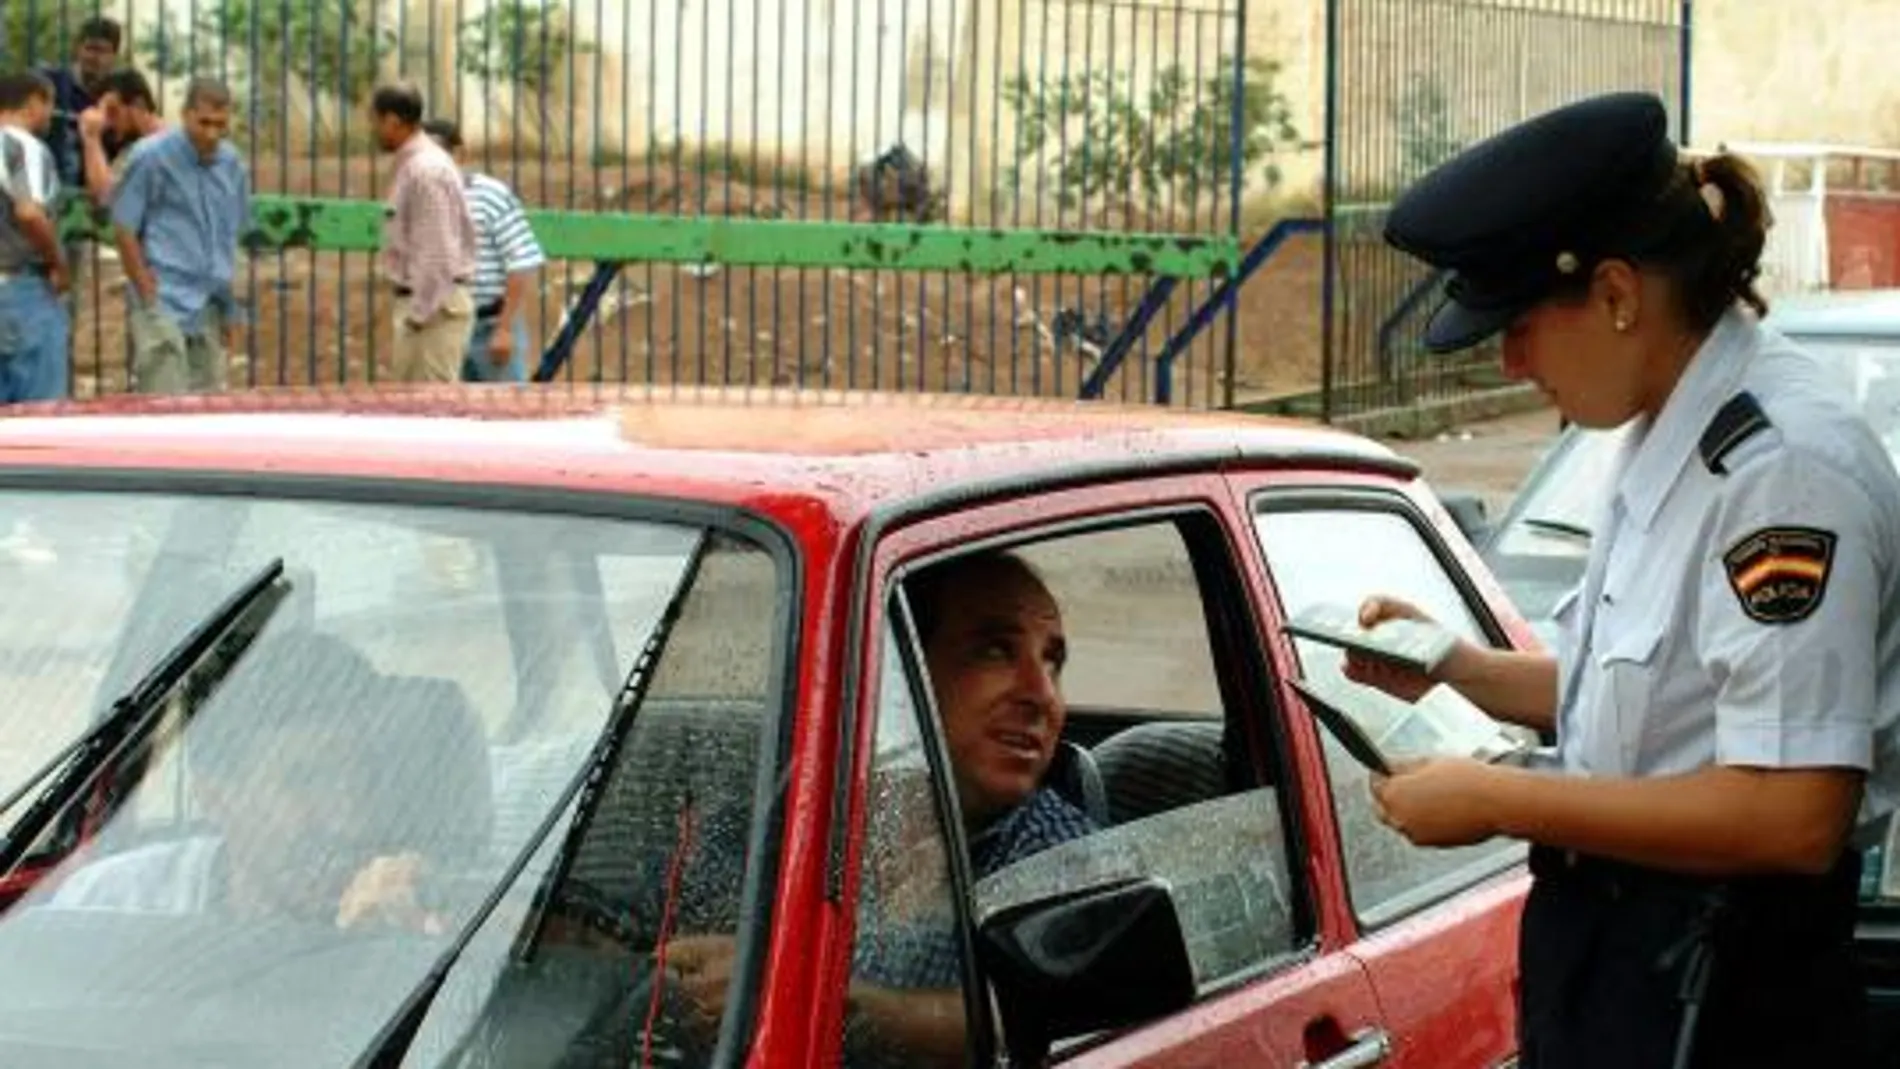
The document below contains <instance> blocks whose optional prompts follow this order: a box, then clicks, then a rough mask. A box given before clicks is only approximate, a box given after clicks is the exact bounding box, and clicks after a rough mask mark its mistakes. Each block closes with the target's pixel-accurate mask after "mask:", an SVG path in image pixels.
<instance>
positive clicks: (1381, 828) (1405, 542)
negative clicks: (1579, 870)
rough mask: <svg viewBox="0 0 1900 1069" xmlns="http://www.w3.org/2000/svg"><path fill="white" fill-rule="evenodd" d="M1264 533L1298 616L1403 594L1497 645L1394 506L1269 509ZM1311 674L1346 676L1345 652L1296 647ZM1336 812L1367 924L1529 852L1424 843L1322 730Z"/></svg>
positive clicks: (1261, 521) (1349, 876) (1285, 599)
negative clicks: (1374, 798) (1399, 825)
mask: <svg viewBox="0 0 1900 1069" xmlns="http://www.w3.org/2000/svg"><path fill="white" fill-rule="evenodd" d="M1255 526H1256V530H1257V532H1258V534H1259V537H1260V541H1261V545H1262V548H1263V550H1264V552H1265V554H1266V558H1267V563H1268V567H1269V568H1270V569H1271V571H1272V575H1273V583H1274V587H1275V589H1276V590H1277V591H1278V593H1279V598H1280V603H1281V605H1282V608H1283V610H1284V611H1285V612H1286V613H1287V614H1288V615H1293V614H1296V613H1299V612H1301V611H1303V610H1305V609H1307V608H1309V607H1311V606H1314V605H1319V604H1340V605H1348V606H1356V605H1358V604H1359V603H1360V602H1361V601H1363V600H1364V599H1365V598H1366V597H1368V596H1369V595H1372V594H1384V595H1390V596H1395V597H1399V598H1403V599H1405V600H1407V601H1410V602H1412V603H1413V604H1415V605H1417V606H1418V607H1419V608H1421V609H1422V610H1424V611H1425V612H1426V613H1427V614H1428V615H1430V616H1431V617H1432V618H1433V619H1435V620H1437V621H1438V622H1440V623H1441V624H1443V625H1445V626H1446V627H1448V628H1450V629H1451V630H1453V631H1455V632H1457V633H1458V634H1459V635H1462V636H1464V637H1465V638H1469V639H1472V640H1475V641H1477V642H1481V643H1486V644H1489V642H1490V639H1489V637H1488V636H1487V635H1486V634H1485V633H1484V629H1483V628H1482V627H1481V626H1480V624H1479V621H1478V617H1477V616H1476V614H1475V613H1474V612H1473V611H1472V608H1471V606H1470V605H1469V604H1468V603H1467V602H1466V601H1465V598H1464V595H1463V594H1462V593H1461V592H1460V590H1459V588H1458V584H1457V583H1456V582H1454V581H1453V579H1452V576H1451V574H1450V573H1449V572H1447V570H1446V566H1445V564H1444V563H1443V562H1442V561H1441V560H1440V559H1439V557H1438V556H1437V554H1435V553H1434V552H1433V551H1432V548H1431V546H1430V545H1429V544H1428V543H1427V542H1426V541H1425V538H1424V537H1423V535H1422V534H1421V533H1420V531H1419V529H1418V528H1417V527H1416V526H1415V525H1414V524H1413V522H1412V520H1410V519H1409V518H1407V517H1406V516H1405V515H1402V514H1400V513H1399V512H1397V511H1393V510H1388V509H1384V508H1349V507H1335V506H1324V505H1312V506H1303V507H1298V508H1291V507H1289V508H1284V509H1274V510H1271V511H1262V512H1260V513H1258V514H1257V515H1256V518H1255ZM1294 650H1295V652H1296V654H1297V656H1298V658H1299V663H1300V670H1301V672H1302V673H1303V674H1305V675H1307V676H1309V677H1310V676H1319V675H1325V676H1329V677H1333V678H1335V679H1343V674H1342V655H1341V653H1340V651H1339V650H1338V648H1337V647H1333V646H1329V645H1326V644H1322V643H1317V642H1310V641H1307V640H1304V639H1300V640H1296V641H1295V642H1294ZM1320 737H1321V739H1322V740H1323V745H1324V747H1325V752H1326V767H1327V772H1328V777H1329V780H1330V784H1331V788H1332V797H1333V810H1334V812H1335V814H1336V815H1337V819H1338V823H1339V836H1340V840H1341V843H1340V845H1341V848H1342V850H1343V851H1344V854H1345V859H1346V880H1347V886H1348V890H1349V891H1350V893H1351V896H1352V903H1353V908H1354V910H1355V911H1356V912H1357V913H1358V914H1359V915H1360V917H1361V918H1362V919H1367V920H1368V921H1373V922H1376V921H1377V920H1378V919H1380V918H1383V917H1386V916H1389V915H1392V914H1395V913H1398V912H1404V911H1406V910H1408V909H1410V908H1412V907H1414V906H1416V905H1418V904H1422V903H1424V902H1428V901H1431V900H1433V899H1436V898H1439V897H1442V896H1444V895H1446V894H1449V893H1450V892H1451V891H1453V890H1456V889H1458V888H1460V887H1462V886H1465V885H1466V884H1468V883H1469V882H1471V881H1472V880H1474V879H1477V878H1479V877H1480V876H1481V875H1482V874H1483V873H1486V872H1489V871H1491V870H1492V869H1494V868H1495V867H1496V866H1497V865H1498V864H1500V863H1501V860H1500V859H1501V858H1502V857H1503V856H1504V855H1506V854H1515V853H1521V851H1522V847H1520V846H1517V845H1515V844H1509V843H1503V842H1491V843H1483V844H1479V845H1476V846H1470V847H1465V848H1462V849H1455V850H1441V849H1425V848H1420V847H1415V846H1413V845H1412V844H1410V843H1409V842H1407V841H1406V840H1405V838H1404V837H1403V836H1401V835H1399V834H1398V833H1397V832H1395V831H1392V830H1391V829H1390V828H1387V827H1386V826H1385V825H1384V824H1382V823H1380V822H1379V820H1378V818H1377V816H1376V815H1375V814H1374V813H1373V810H1372V804H1371V794H1370V792H1369V790H1368V787H1367V783H1366V775H1367V774H1366V769H1365V766H1363V765H1361V764H1360V763H1359V762H1358V761H1356V760H1354V759H1353V757H1352V756H1351V755H1350V754H1349V753H1348V752H1347V751H1346V750H1345V748H1344V747H1342V746H1341V745H1340V744H1339V741H1338V739H1336V738H1335V737H1334V736H1333V735H1332V733H1331V732H1329V731H1325V730H1321V731H1320Z"/></svg>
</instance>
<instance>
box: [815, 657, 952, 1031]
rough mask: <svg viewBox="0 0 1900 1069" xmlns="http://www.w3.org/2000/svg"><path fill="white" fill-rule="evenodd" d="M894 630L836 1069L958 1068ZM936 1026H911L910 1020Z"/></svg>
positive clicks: (916, 754)
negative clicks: (848, 992)
mask: <svg viewBox="0 0 1900 1069" xmlns="http://www.w3.org/2000/svg"><path fill="white" fill-rule="evenodd" d="M897 634H898V633H897V631H896V629H895V628H894V627H892V626H887V627H886V628H885V632H884V640H883V652H882V660H883V666H882V669H881V670H880V672H879V679H878V689H877V726H876V728H875V729H874V730H875V732H876V735H875V742H874V745H875V748H876V749H875V756H874V757H873V758H872V762H871V791H870V796H869V799H868V801H867V804H866V807H865V813H866V820H867V822H868V823H867V827H866V831H865V840H864V846H863V850H864V855H863V861H862V863H861V865H860V867H859V873H860V877H859V884H858V908H857V937H856V942H855V945H854V947H853V951H852V956H851V963H852V964H851V990H852V991H853V992H854V997H852V998H850V999H848V1000H847V1002H846V1017H845V1041H844V1064H845V1065H847V1066H852V1067H859V1066H866V1067H868V1066H885V1065H888V1066H900V1065H902V1066H910V1065H915V1066H961V1065H963V1064H965V1046H966V1044H965V1042H964V1035H963V1030H962V1028H961V1025H962V1022H963V1019H964V1018H963V1014H964V1004H963V973H962V969H963V964H964V963H963V953H962V944H961V942H960V938H959V934H958V929H957V911H956V893H957V891H956V883H955V881H954V880H953V879H952V877H951V869H950V853H949V851H950V846H949V839H948V837H947V836H946V834H945V830H944V825H943V820H942V815H941V813H940V812H939V809H938V806H937V796H936V793H935V790H934V788H933V787H932V784H931V776H930V764H929V761H928V758H927V755H926V751H925V746H926V742H925V737H924V734H923V727H922V725H923V723H924V721H922V720H921V719H920V718H919V710H918V704H917V701H916V699H915V696H914V692H913V690H912V688H913V687H914V686H917V685H918V684H919V683H920V682H921V680H920V678H919V677H918V676H916V675H915V674H914V673H912V672H910V671H908V670H907V669H906V666H905V664H904V657H905V654H904V652H903V649H904V648H903V646H902V644H900V642H899V641H898V637H897ZM913 1020H915V1021H934V1022H937V1023H938V1025H939V1026H940V1027H937V1028H928V1029H927V1028H909V1027H905V1024H906V1023H907V1022H909V1021H913Z"/></svg>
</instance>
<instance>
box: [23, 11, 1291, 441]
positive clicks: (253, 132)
mask: <svg viewBox="0 0 1900 1069" xmlns="http://www.w3.org/2000/svg"><path fill="white" fill-rule="evenodd" d="M1244 2H1245V0H677V2H675V0H667V2H644V3H638V4H629V3H620V2H617V0H616V2H609V0H567V2H565V3H563V2H561V0H525V2H524V0H417V2H412V3H403V2H402V0H118V2H116V3H105V4H103V5H95V4H94V3H92V2H91V0H86V2H83V3H82V2H77V0H5V3H4V4H3V5H0V21H3V22H4V27H5V37H4V40H3V41H0V47H4V48H5V50H6V54H5V55H4V56H0V62H4V63H19V62H21V61H23V60H24V61H30V62H34V63H38V64H42V65H59V64H63V63H65V62H67V61H68V59H69V57H70V56H71V55H72V49H73V47H74V44H75V41H74V30H75V28H76V27H77V26H78V24H79V23H80V22H81V20H82V19H84V18H85V17H87V16H91V15H94V14H96V13H97V14H104V15H106V16H109V17H112V18H115V19H117V20H118V21H119V22H120V23H121V24H122V25H123V26H124V29H125V33H126V43H125V47H124V49H123V51H122V53H121V61H122V62H126V63H130V64H132V65H134V66H137V67H138V68H140V69H141V70H144V71H146V72H147V74H148V76H150V77H151V78H152V80H153V82H154V85H155V87H157V88H158V89H159V95H160V96H161V98H162V102H163V103H164V105H165V107H166V110H167V111H168V113H172V114H175V111H176V108H177V107H178V104H179V97H180V95H181V93H182V90H183V87H184V84H185V81H186V79H187V77H188V76H189V75H192V74H212V75H217V76H219V77H222V78H224V79H225V80H226V81H227V82H229V83H230V84H231V85H232V86H233V88H234V89H235V90H236V92H237V96H238V100H239V101H240V106H239V111H240V112H241V114H240V115H239V116H238V124H237V131H236V134H235V141H236V143H237V145H238V146H239V147H240V148H241V149H242V150H243V152H244V154H245V157H246V159H247V160H248V162H249V165H250V168H251V172H252V175H253V185H254V188H255V189H256V190H257V191H258V193H260V194H262V195H263V196H262V197H261V198H260V202H259V207H258V209H257V213H256V215H257V225H256V230H255V231H254V232H253V234H252V235H251V238H250V241H249V243H250V244H251V245H252V246H253V247H254V250H255V251H256V255H254V256H253V257H251V258H250V259H249V261H248V263H247V264H246V266H245V268H244V272H243V277H242V278H241V279H240V288H241V290H242V292H241V293H240V297H241V298H243V299H245V300H247V301H248V302H249V306H250V309H251V313H252V315H251V320H252V323H251V326H250V328H249V329H248V333H247V337H246V345H245V352H244V354H243V363H242V366H241V367H235V368H234V372H233V376H232V380H233V384H234V385H244V384H257V385H297V384H314V383H332V382H345V381H365V380H374V379H375V378H376V377H377V376H378V374H379V373H381V372H380V367H381V365H382V364H383V363H384V362H385V361H386V360H387V356H388V353H389V336H390V330H391V326H392V324H391V323H390V318H391V310H390V304H391V302H390V299H389V297H388V295H387V288H386V286H385V285H384V284H382V283H380V282H379V281H378V280H377V278H376V276H375V259H374V251H373V250H374V245H375V243H376V240H377V239H376V227H377V223H378V221H379V219H380V212H381V209H380V205H379V204H378V203H377V198H378V197H379V196H380V191H381V190H382V189H383V188H384V186H385V185H386V183H387V173H386V171H387V163H386V161H384V160H380V159H379V158H378V156H377V155H376V152H375V149H374V147H373V146H372V144H371V141H370V136H369V135H370V131H369V124H368V119H367V115H366V112H365V109H366V104H367V100H368V97H369V94H370V92H371V91H372V89H373V87H374V86H375V85H376V84H377V83H378V82H379V81H381V80H384V79H388V78H402V79H405V80H408V81H410V82H413V83H415V84H416V85H418V86H419V87H420V88H421V89H422V90H423V92H424V94H425V97H426V99H427V101H428V105H429V110H430V111H431V113H432V114H436V115H440V116H444V117H449V118H453V119H455V120H457V121H458V122H459V123H460V125H461V128H462V130H463V132H464V136H465V137H466V138H467V140H468V141H469V142H470V153H471V156H472V159H471V160H470V166H471V167H472V168H473V169H477V170H481V171H484V172H486V173H489V174H491V175H494V176H495V177H498V178H500V179H502V180H503V181H505V182H507V183H509V184H510V185H512V186H513V187H514V189H515V190H516V191H517V192H518V193H519V195H520V196H521V197H522V199H523V200H524V201H525V202H526V203H527V204H528V205H529V206H530V208H531V209H533V213H532V218H533V220H534V224H535V228H536V230H537V232H538V233H539V234H540V235H541V237H542V238H543V241H544V243H545V244H546V245H547V246H548V248H549V251H550V253H551V254H552V255H554V256H557V257H559V258H560V262H558V263H553V264H550V265H549V267H548V268H547V269H546V270H545V272H544V273H543V276H542V286H541V288H540V292H539V294H538V298H537V300H536V307H534V308H533V309H531V310H530V312H529V322H530V326H531V329H532V332H533V333H534V334H535V336H537V337H539V338H541V339H543V342H544V344H546V343H549V342H553V341H555V340H557V339H558V340H559V341H560V342H561V344H560V345H559V346H555V347H554V348H558V349H559V350H560V352H559V356H560V359H559V360H558V361H556V362H558V363H559V370H558V374H557V377H558V378H559V379H561V380H565V381H580V382H591V381H603V380H609V381H610V380H622V379H624V380H633V381H655V382H682V383H686V382H691V383H714V384H760V385H764V384H776V385H781V386H798V387H812V388H881V389H945V390H976V391H984V392H997V393H1023V394H1048V395H1059V394H1068V395H1074V394H1076V393H1077V392H1079V391H1080V390H1081V389H1082V387H1083V386H1084V384H1085V383H1090V380H1091V374H1092V373H1093V376H1094V381H1093V383H1092V385H1094V386H1098V387H1101V389H1102V392H1103V393H1105V395H1106V396H1108V397H1111V398H1120V399H1127V400H1145V399H1148V398H1150V397H1152V396H1153V395H1154V394H1155V393H1156V390H1157V387H1156V379H1157V377H1158V376H1160V375H1164V374H1166V373H1167V372H1168V370H1169V365H1170V364H1171V365H1172V366H1173V371H1174V373H1173V377H1172V381H1171V382H1164V383H1163V385H1162V387H1161V390H1162V392H1163V393H1164V395H1166V396H1168V399H1170V400H1172V401H1173V402H1175V403H1184V404H1192V405H1212V404H1220V403H1224V402H1226V401H1229V400H1231V396H1230V393H1229V391H1230V390H1231V386H1232V377H1231V366H1232V361H1233V352H1234V349H1233V346H1234V341H1235V332H1234V327H1233V319H1232V313H1231V312H1218V311H1215V312H1213V313H1212V314H1209V313H1203V314H1202V315H1201V316H1200V317H1198V318H1195V317H1194V316H1193V313H1194V310H1195V309H1196V307H1197V306H1201V305H1204V304H1206V302H1207V300H1208V298H1209V296H1210V295H1211V294H1213V293H1214V292H1215V290H1216V287H1217V286H1218V285H1219V283H1220V280H1221V279H1223V278H1226V277H1229V276H1231V275H1232V274H1233V273H1234V271H1235V270H1236V269H1237V266H1238V262H1239V257H1238V241H1237V239H1238V235H1239V232H1240V216H1241V198H1242V192H1243V187H1244V186H1258V185H1259V184H1260V183H1261V181H1262V179H1261V178H1260V177H1259V176H1260V175H1261V174H1262V173H1263V172H1264V170H1265V168H1266V167H1267V166H1269V164H1270V163H1271V160H1272V159H1273V157H1274V155H1275V153H1276V152H1278V151H1279V150H1280V149H1281V148H1282V147H1283V146H1284V145H1286V144H1288V143H1290V142H1291V141H1293V140H1296V139H1298V138H1300V137H1309V138H1310V137H1311V136H1312V135H1313V134H1314V132H1315V131H1312V130H1304V131H1300V130H1296V129H1294V125H1295V124H1294V123H1293V122H1292V121H1291V120H1290V118H1289V116H1290V112H1289V110H1288V106H1287V102H1286V98H1285V97H1284V95H1283V94H1278V93H1276V92H1273V91H1263V90H1262V89H1261V88H1260V85H1261V81H1260V80H1258V79H1256V78H1255V77H1253V75H1254V74H1255V73H1256V72H1257V71H1259V70H1261V69H1262V68H1261V67H1260V65H1259V64H1258V63H1255V62H1252V61H1247V62H1243V61H1242V58H1243V57H1247V56H1248V51H1247V49H1246V47H1245V42H1246V25H1245V23H1246V20H1245V15H1244ZM1268 84H1269V86H1270V85H1271V83H1268ZM89 218H90V220H91V221H90V222H88V219H89ZM69 225H70V226H71V227H72V228H73V229H74V230H78V231H83V230H85V229H87V228H88V227H89V226H97V225H98V213H97V211H96V210H92V211H91V212H90V214H89V213H88V210H87V208H86V207H83V206H82V207H80V208H75V209H73V219H72V221H71V222H70V224H69ZM100 233H101V236H103V231H101V232H100ZM623 264H624V265H625V267H624V269H621V268H620V265H623ZM601 265H605V266H604V267H602V266H601ZM78 289H79V291H80V293H79V297H78V303H77V311H76V322H75V325H74V328H75V329H74V338H75V344H74V371H75V375H74V388H75V393H76V394H78V395H80V396H88V395H95V394H99V393H106V392H112V391H116V390H121V389H124V388H126V382H127V367H128V364H129V356H128V342H127V338H126V333H125V329H124V322H125V311H124V297H123V279H122V276H121V274H120V273H119V271H118V269H117V263H116V257H115V256H114V255H113V253H112V251H111V249H110V242H108V241H102V242H100V243H99V244H98V245H97V246H95V247H94V251H93V254H92V256H91V259H90V262H89V263H87V264H86V265H85V267H84V270H83V273H82V275H81V277H80V279H79V282H78ZM583 298H584V299H583ZM1138 311H1139V312H1141V313H1143V314H1144V315H1145V316H1146V317H1147V318H1146V320H1145V322H1146V325H1147V327H1148V328H1149V329H1146V330H1144V331H1142V332H1141V333H1140V335H1139V336H1134V335H1131V336H1128V337H1125V338H1122V339H1120V344H1119V346H1118V348H1119V350H1120V352H1119V353H1117V354H1116V355H1118V356H1119V355H1122V354H1124V353H1125V357H1126V359H1125V360H1123V361H1121V362H1120V363H1119V365H1118V370H1115V372H1114V373H1113V374H1108V373H1107V371H1108V370H1109V369H1108V368H1105V367H1103V366H1102V365H1101V362H1100V361H1101V356H1102V353H1103V351H1104V350H1105V349H1108V348H1110V347H1111V346H1112V345H1115V343H1116V336H1117V334H1118V333H1120V332H1121V328H1122V327H1123V325H1124V324H1126V323H1127V322H1128V321H1130V320H1131V318H1136V316H1137V312H1138ZM1190 323H1192V324H1194V325H1195V327H1196V329H1195V330H1192V331H1189V330H1186V329H1185V328H1186V326H1187V325H1188V324H1190ZM1168 335H1174V336H1176V338H1177V340H1178V344H1176V345H1175V346H1172V347H1167V346H1164V345H1163V344H1161V339H1163V338H1164V337H1166V336H1168ZM570 341H571V342H572V343H573V344H572V345H571V346H569V345H567V343H568V342H570ZM1164 348H1166V349H1168V350H1169V351H1168V353H1167V359H1166V360H1161V359H1159V358H1160V357H1161V355H1162V351H1163V349H1164ZM1169 386H1172V389H1171V390H1170V389H1169V388H1168V387H1169Z"/></svg>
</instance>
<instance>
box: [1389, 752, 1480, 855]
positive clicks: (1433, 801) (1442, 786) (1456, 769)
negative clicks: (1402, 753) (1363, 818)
mask: <svg viewBox="0 0 1900 1069" xmlns="http://www.w3.org/2000/svg"><path fill="white" fill-rule="evenodd" d="M1498 771H1499V770H1498V769H1497V768H1496V767H1494V766H1492V765H1486V764H1482V763H1480V762H1477V761H1472V760H1467V759H1464V758H1451V757H1433V758H1427V759H1425V760H1421V761H1407V762H1402V763H1400V764H1397V765H1395V766H1394V767H1393V770H1392V775H1390V776H1373V777H1372V783H1371V786H1372V802H1373V807H1374V808H1375V810H1376V811H1377V812H1378V814H1379V819H1380V820H1381V821H1383V822H1385V824H1386V825H1387V826H1389V827H1391V828H1392V829H1393V830H1394V831H1397V832H1398V833H1399V834H1400V835H1403V836H1405V837H1406V838H1407V839H1409V840H1411V841H1412V842H1413V843H1414V844H1415V845H1418V846H1469V845H1471V844H1472V843H1481V842H1483V841H1485V840H1486V839H1489V838H1491V837H1493V836H1495V835H1497V834H1498V824H1497V810H1496V806H1495V805H1494V804H1493V803H1492V802H1491V800H1490V792H1489V787H1490V785H1491V783H1492V782H1493V777H1495V776H1496V775H1497V774H1498Z"/></svg>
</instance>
